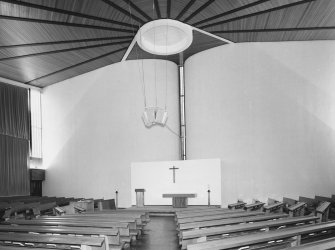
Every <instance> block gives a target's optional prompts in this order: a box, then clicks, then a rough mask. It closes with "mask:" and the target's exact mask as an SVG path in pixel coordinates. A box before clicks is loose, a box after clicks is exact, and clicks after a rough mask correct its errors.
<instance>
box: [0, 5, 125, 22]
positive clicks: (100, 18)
mask: <svg viewBox="0 0 335 250" xmlns="http://www.w3.org/2000/svg"><path fill="white" fill-rule="evenodd" d="M1 1H2V2H6V3H10V4H15V5H19V6H25V7H29V8H34V9H40V10H45V11H49V12H55V13H59V14H64V15H70V16H76V17H80V18H87V19H92V20H96V21H101V22H106V23H111V24H116V25H120V26H126V27H131V25H130V24H129V23H124V22H119V21H116V20H112V19H107V18H102V17H97V16H92V15H88V14H84V13H78V12H73V11H70V10H64V9H57V8H52V7H47V6H44V5H39V4H33V3H28V2H21V1H17V0H1Z"/></svg>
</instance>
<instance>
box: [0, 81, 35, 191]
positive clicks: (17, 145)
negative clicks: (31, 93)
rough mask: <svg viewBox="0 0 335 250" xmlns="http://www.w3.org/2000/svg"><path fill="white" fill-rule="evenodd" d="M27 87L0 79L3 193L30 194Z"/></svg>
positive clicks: (1, 186)
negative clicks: (13, 84)
mask: <svg viewBox="0 0 335 250" xmlns="http://www.w3.org/2000/svg"><path fill="white" fill-rule="evenodd" d="M29 138H30V119H29V105H28V90H27V89H25V88H20V87H16V86H12V85H7V84H4V83H0V196H12V195H29V193H30V192H29V172H28V166H29V148H30V146H29V145H30V144H29V143H30V142H29Z"/></svg>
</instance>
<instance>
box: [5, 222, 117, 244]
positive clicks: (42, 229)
mask: <svg viewBox="0 0 335 250" xmlns="http://www.w3.org/2000/svg"><path fill="white" fill-rule="evenodd" d="M0 232H3V233H5V232H13V233H42V234H61V235H68V234H74V235H84V236H102V237H105V236H106V237H107V238H108V242H109V244H111V245H120V235H119V232H118V230H117V229H113V228H98V227H97V228H90V227H63V226H57V227H50V226H38V225H21V226H12V225H1V224H0Z"/></svg>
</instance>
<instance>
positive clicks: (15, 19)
mask: <svg viewBox="0 0 335 250" xmlns="http://www.w3.org/2000/svg"><path fill="white" fill-rule="evenodd" d="M0 19H7V20H14V21H22V22H32V23H45V24H52V25H62V26H67V27H79V28H87V29H96V30H109V31H118V32H126V33H133V32H134V31H133V30H128V29H119V28H113V27H103V26H96V25H87V24H80V23H68V22H58V21H50V20H43V19H35V18H27V17H15V16H5V15H0Z"/></svg>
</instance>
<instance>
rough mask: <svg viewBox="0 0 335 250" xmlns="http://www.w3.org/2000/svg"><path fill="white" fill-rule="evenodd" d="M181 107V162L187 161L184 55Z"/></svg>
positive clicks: (182, 60) (180, 90)
mask: <svg viewBox="0 0 335 250" xmlns="http://www.w3.org/2000/svg"><path fill="white" fill-rule="evenodd" d="M179 107H180V148H181V154H180V158H181V160H186V159H187V157H186V119H185V76H184V59H183V54H182V53H180V54H179Z"/></svg>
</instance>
